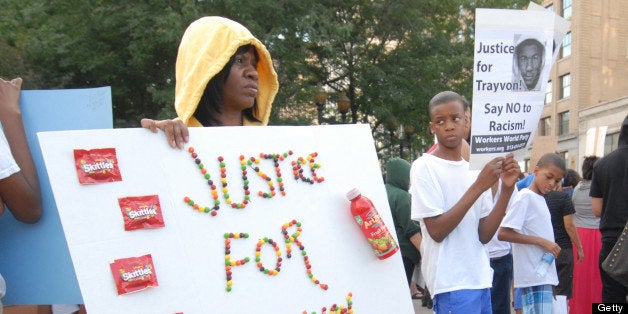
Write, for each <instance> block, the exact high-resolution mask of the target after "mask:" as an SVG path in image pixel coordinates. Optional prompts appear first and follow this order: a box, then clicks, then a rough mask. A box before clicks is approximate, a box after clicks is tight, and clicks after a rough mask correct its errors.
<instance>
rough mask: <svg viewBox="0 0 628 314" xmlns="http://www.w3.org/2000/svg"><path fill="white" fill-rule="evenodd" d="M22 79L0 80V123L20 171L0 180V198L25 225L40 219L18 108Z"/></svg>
mask: <svg viewBox="0 0 628 314" xmlns="http://www.w3.org/2000/svg"><path fill="white" fill-rule="evenodd" d="M21 86H22V79H20V78H18V79H14V80H12V81H10V82H8V81H5V80H2V79H0V121H1V122H2V128H3V130H4V134H5V136H6V139H7V142H8V143H9V147H10V148H11V154H12V155H13V158H14V159H15V162H16V163H17V165H18V166H19V167H20V171H18V172H17V173H14V174H13V175H11V176H9V177H7V178H4V179H2V180H0V198H1V199H2V200H3V201H4V203H5V204H6V205H7V207H8V208H9V210H10V211H11V213H13V216H15V218H16V219H17V220H19V221H22V222H25V223H35V222H37V221H38V220H39V218H41V215H42V201H41V190H40V187H39V179H38V176H37V170H36V169H35V163H34V162H33V157H32V156H31V152H30V149H29V147H28V143H27V141H26V133H25V131H24V125H23V123H22V113H21V111H20V106H19V95H20V88H21Z"/></svg>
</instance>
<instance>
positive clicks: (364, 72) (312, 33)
mask: <svg viewBox="0 0 628 314" xmlns="http://www.w3.org/2000/svg"><path fill="white" fill-rule="evenodd" d="M526 3H527V1H521V0H484V1H472V0H460V1H451V0H443V1H429V0H400V1H382V0H345V1H331V0H319V1H314V0H301V1H286V0H279V1H277V0H273V1H271V0H258V1H251V2H248V3H246V5H243V3H241V2H235V1H225V0H222V1H221V0H214V1H211V0H210V1H202V0H197V1H186V0H180V1H167V0H154V1H131V2H123V1H111V0H90V1H78V0H70V1H50V0H30V1H26V2H24V1H19V0H0V7H2V8H3V9H2V10H1V11H0V53H1V54H0V76H3V77H12V76H15V75H21V76H22V77H24V79H25V88H29V89H52V88H86V87H96V86H111V87H112V96H113V105H114V108H113V110H114V118H115V121H114V124H115V125H116V126H117V127H128V126H138V124H139V119H140V118H142V117H159V118H167V117H173V116H174V110H173V105H172V104H173V102H174V83H175V82H174V64H175V60H176V52H177V48H178V43H179V40H180V38H181V36H182V34H183V32H184V30H185V28H186V27H187V25H188V24H189V23H190V22H191V21H193V20H195V19H197V18H199V17H201V16H205V15H222V16H226V17H229V18H232V19H234V20H237V21H239V22H240V23H242V24H243V25H245V26H246V27H247V28H249V29H250V30H251V32H252V33H253V34H255V35H256V36H257V37H258V38H259V39H260V40H261V41H262V42H264V43H265V44H266V45H267V47H268V49H269V50H270V52H271V54H272V56H273V59H274V62H275V66H276V69H277V72H278V75H279V82H280V92H279V94H278V95H277V98H276V100H275V102H274V109H273V112H272V116H271V124H291V125H299V124H312V123H314V122H315V121H316V106H315V105H314V101H313V99H314V95H315V93H316V86H317V84H322V85H323V86H324V87H325V89H326V90H327V92H328V93H329V95H330V97H329V100H330V101H329V103H328V106H327V107H326V116H327V117H329V118H332V117H335V119H336V120H338V121H339V118H338V116H337V111H336V110H335V108H334V104H335V102H336V100H337V99H338V97H339V95H340V94H341V93H346V94H347V96H348V97H349V98H350V100H351V106H352V110H351V112H350V113H349V120H350V121H351V122H354V123H355V122H361V123H369V124H370V125H371V126H372V129H373V135H374V137H375V140H376V143H377V148H378V153H380V157H383V158H387V157H391V156H399V155H401V156H402V157H405V158H413V157H416V154H417V153H418V152H421V151H423V150H424V149H425V148H426V147H427V145H429V144H430V143H431V138H430V137H429V136H428V135H427V134H426V130H427V124H428V116H427V105H426V104H427V102H428V101H429V99H430V98H431V97H432V96H433V95H434V94H436V93H437V92H439V91H442V90H455V91H458V92H459V93H461V94H463V95H465V96H467V97H468V98H469V99H470V98H471V76H472V62H473V48H472V47H473V36H472V34H473V12H474V9H475V8H476V7H490V8H521V7H523V6H524V5H525V4H526ZM408 148H412V151H410V150H408Z"/></svg>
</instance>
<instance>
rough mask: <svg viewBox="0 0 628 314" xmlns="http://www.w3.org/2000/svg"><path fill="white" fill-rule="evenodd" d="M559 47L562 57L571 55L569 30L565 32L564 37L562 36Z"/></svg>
mask: <svg viewBox="0 0 628 314" xmlns="http://www.w3.org/2000/svg"><path fill="white" fill-rule="evenodd" d="M561 48H562V49H561V55H562V57H563V58H567V57H569V56H571V32H569V33H567V34H565V37H563V44H562V46H561Z"/></svg>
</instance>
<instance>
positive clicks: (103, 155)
mask: <svg viewBox="0 0 628 314" xmlns="http://www.w3.org/2000/svg"><path fill="white" fill-rule="evenodd" d="M74 164H75V166H76V173H77V174H78V179H79V183H80V184H96V183H103V182H115V181H122V175H121V174H120V168H119V167H118V157H117V156H116V149H115V148H97V149H91V150H85V149H75V150H74Z"/></svg>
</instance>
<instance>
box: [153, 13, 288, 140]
mask: <svg viewBox="0 0 628 314" xmlns="http://www.w3.org/2000/svg"><path fill="white" fill-rule="evenodd" d="M278 89H279V83H278V81H277V73H276V72H275V70H274V68H273V64H272V59H271V57H270V53H269V52H268V50H267V49H266V47H265V46H264V44H262V43H261V42H260V41H259V40H258V39H257V38H255V37H254V36H253V35H252V34H251V32H250V31H249V30H248V29H246V28H245V27H244V26H242V25H241V24H239V23H237V22H235V21H232V20H229V19H226V18H223V17H218V16H210V17H203V18H200V19H198V20H196V21H194V22H192V24H190V25H189V26H188V28H187V29H186V31H185V33H184V34H183V38H181V43H180V45H179V52H178V55H177V64H176V87H175V109H176V111H177V115H178V117H177V118H175V119H172V120H161V121H156V120H152V119H142V121H141V125H142V127H144V128H148V129H150V130H152V131H153V132H157V129H161V130H162V131H164V132H165V133H166V137H167V140H168V143H169V144H170V146H172V147H179V148H183V144H184V143H186V142H187V141H188V130H187V127H188V126H193V127H196V126H239V125H267V124H268V119H269V117H270V109H271V107H272V102H273V99H274V98H275V95H276V94H277V91H278Z"/></svg>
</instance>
